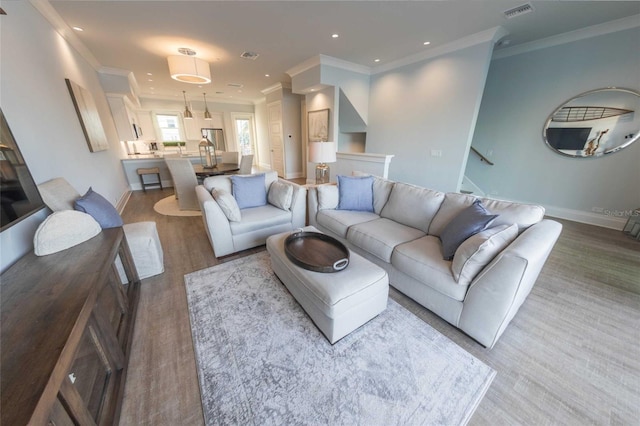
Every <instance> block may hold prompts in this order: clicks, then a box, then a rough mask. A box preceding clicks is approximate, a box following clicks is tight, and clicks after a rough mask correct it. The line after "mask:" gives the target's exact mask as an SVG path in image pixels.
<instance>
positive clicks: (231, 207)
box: [211, 188, 242, 222]
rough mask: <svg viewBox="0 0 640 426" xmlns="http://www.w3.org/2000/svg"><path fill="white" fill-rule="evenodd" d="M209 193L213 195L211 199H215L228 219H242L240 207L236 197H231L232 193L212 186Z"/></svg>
mask: <svg viewBox="0 0 640 426" xmlns="http://www.w3.org/2000/svg"><path fill="white" fill-rule="evenodd" d="M211 195H212V196H213V199H214V200H216V202H217V203H218V205H219V206H220V208H221V209H222V212H223V213H224V215H225V216H226V217H227V219H229V221H231V222H240V219H242V216H241V215H240V207H238V203H237V202H236V199H235V198H233V195H231V193H230V192H228V191H225V190H224V189H220V188H213V189H212V190H211Z"/></svg>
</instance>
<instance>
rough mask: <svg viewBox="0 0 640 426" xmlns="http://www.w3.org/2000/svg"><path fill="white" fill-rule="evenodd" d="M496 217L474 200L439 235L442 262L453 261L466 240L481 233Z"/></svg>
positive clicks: (480, 202)
mask: <svg viewBox="0 0 640 426" xmlns="http://www.w3.org/2000/svg"><path fill="white" fill-rule="evenodd" d="M496 217H498V215H496V214H491V213H489V211H487V209H486V208H485V207H484V206H483V205H482V201H480V200H475V201H474V202H473V204H472V205H470V206H469V207H467V208H466V209H464V210H462V211H461V212H460V213H459V214H458V215H457V216H456V217H454V218H453V219H451V222H449V223H448V224H447V226H445V227H444V229H443V230H442V232H441V233H440V241H442V253H443V258H444V260H451V259H453V255H454V254H456V250H457V249H458V247H459V246H460V244H462V243H463V242H464V241H465V240H466V239H467V238H469V237H471V236H472V235H475V234H477V233H478V232H480V231H483V230H484V229H485V228H486V227H487V226H488V225H489V224H490V223H491V222H493V221H494V220H495V218H496Z"/></svg>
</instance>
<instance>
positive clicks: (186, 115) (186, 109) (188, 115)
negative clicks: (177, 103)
mask: <svg viewBox="0 0 640 426" xmlns="http://www.w3.org/2000/svg"><path fill="white" fill-rule="evenodd" d="M182 97H183V98H184V118H186V119H187V120H191V119H192V118H193V114H192V113H191V111H189V106H188V105H187V94H186V92H185V91H184V90H183V91H182Z"/></svg>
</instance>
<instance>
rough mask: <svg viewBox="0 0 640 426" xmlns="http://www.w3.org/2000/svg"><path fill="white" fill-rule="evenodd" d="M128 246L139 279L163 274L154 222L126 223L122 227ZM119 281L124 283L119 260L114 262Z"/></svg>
mask: <svg viewBox="0 0 640 426" xmlns="http://www.w3.org/2000/svg"><path fill="white" fill-rule="evenodd" d="M122 229H123V230H124V235H125V237H126V238H127V244H129V250H130V251H131V257H132V258H133V263H134V265H135V266H136V270H137V271H138V277H139V278H140V279H144V278H149V277H152V276H154V275H158V274H161V273H163V272H164V254H163V252H162V245H161V244H160V237H158V230H157V228H156V223H155V222H136V223H127V224H125V225H123V226H122ZM116 266H117V268H118V273H119V274H120V279H121V281H122V282H123V283H124V282H126V279H125V277H126V276H125V275H124V268H123V267H122V263H121V262H120V258H118V259H117V261H116Z"/></svg>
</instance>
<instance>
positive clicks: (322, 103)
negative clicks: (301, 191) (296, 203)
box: [305, 87, 340, 182]
mask: <svg viewBox="0 0 640 426" xmlns="http://www.w3.org/2000/svg"><path fill="white" fill-rule="evenodd" d="M338 90H340V89H338V88H337V87H328V88H326V89H323V90H320V91H318V92H313V93H309V94H307V95H306V96H305V101H306V105H307V114H308V113H309V111H318V110H321V109H327V108H329V110H330V111H329V133H328V135H329V138H328V139H329V140H330V141H334V142H335V141H337V140H338V126H336V123H335V117H337V116H338V114H337V113H336V109H337V108H338V102H337V99H338V98H337V94H336V92H337V91H338ZM305 120H306V117H305ZM329 167H331V164H329ZM315 181H316V163H311V162H308V163H307V182H315Z"/></svg>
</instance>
